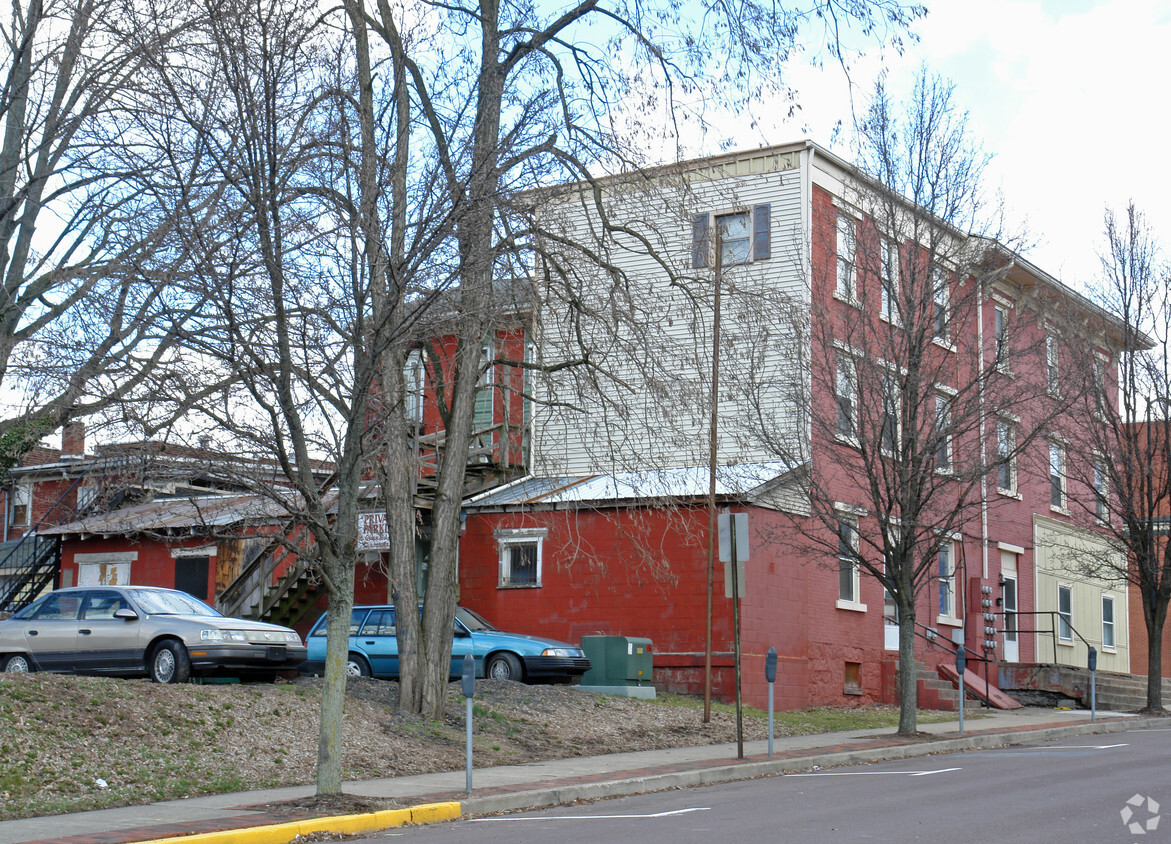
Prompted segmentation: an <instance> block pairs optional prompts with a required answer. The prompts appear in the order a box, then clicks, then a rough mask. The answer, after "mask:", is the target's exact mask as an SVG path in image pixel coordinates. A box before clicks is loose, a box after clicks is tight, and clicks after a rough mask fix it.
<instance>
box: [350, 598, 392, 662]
mask: <svg viewBox="0 0 1171 844" xmlns="http://www.w3.org/2000/svg"><path fill="white" fill-rule="evenodd" d="M396 633H397V631H396V630H395V626H394V607H388V608H386V609H376V610H370V615H368V616H366V621H365V622H364V623H363V624H362V628H361V630H359V631H358V635H357V636H356V637H354V639H353V640H352V641H354V642H355V644H356V645H357V647H356V648H355V650H357V651H359V652H360V653H362V654H364V655H365V656H366V661H367V662H369V663H370V672H371V673H372V674H373V675H374V676H375V677H397V676H398V636H397V635H396Z"/></svg>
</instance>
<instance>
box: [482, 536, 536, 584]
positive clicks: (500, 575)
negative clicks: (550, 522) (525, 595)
mask: <svg viewBox="0 0 1171 844" xmlns="http://www.w3.org/2000/svg"><path fill="white" fill-rule="evenodd" d="M548 535H549V529H548V528H513V529H500V530H497V531H496V532H495V538H496V544H497V546H498V553H497V564H498V567H497V579H496V587H497V588H498V589H537V588H540V587H541V585H542V584H543V582H544V557H545V539H546V538H547V537H548ZM533 543H536V546H537V573H536V581H535V582H533V583H509V582H508V578H506V576H505V572H506V571H507V572H508V574H509V576H511V563H510V562H509V558H508V551H509V550H510V549H511V548H512V546H514V545H530V544H533Z"/></svg>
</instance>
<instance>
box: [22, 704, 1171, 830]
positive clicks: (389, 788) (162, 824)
mask: <svg viewBox="0 0 1171 844" xmlns="http://www.w3.org/2000/svg"><path fill="white" fill-rule="evenodd" d="M968 711H969V713H970V714H972V715H975V714H977V713H978V714H979V715H980V716H981V717H979V718H974V717H973V718H969V719H967V721H966V723H965V728H966V729H965V731H964V733H963V734H962V735H961V734H960V733H959V732H958V723H957V722H956V721H950V722H942V723H939V724H925V725H921V726H920V730H921V731H922V732H924V733H929V734H930V737H929V738H919V739H910V740H908V739H902V738H900V737H898V736H896V735H894V733H893V731H892V730H891V729H889V728H885V729H878V730H855V731H852V732H843V733H823V734H820V735H814V736H788V737H783V738H777V739H776V740H775V741H774V744H773V756H772V758H771V759H769V758H767V755H766V754H767V750H768V743H767V742H766V741H754V742H746V743H745V745H744V754H745V758H744V759H742V760H741V759H737V758H736V745H735V744H721V745H709V746H704V747H682V748H673V749H669V750H650V751H641V752H637V753H615V754H610V755H607V756H590V757H584V758H575V759H561V760H556V761H551V762H535V763H532V764H528V765H514V766H507V767H499V768H485V769H481V770H476V771H474V772H473V782H472V786H473V790H472V794H471V795H470V796H469V795H468V794H467V793H466V792H465V788H464V787H465V773H464V771H463V770H459V771H452V772H448V773H442V774H423V775H419V776H411V777H395V778H391V779H379V780H368V781H364V782H351V783H347V784H346V786H345V791H346V792H348V793H350V794H356V795H362V796H368V797H389V798H394V799H395V800H397V801H398V802H399V803H400V804H402V805H404V806H413V807H423V808H416V809H415V811H414V812H413V813H412V811H411V810H410V809H407V810H401V811H397V812H391V813H379V814H378V815H377V816H374V815H361V816H350V817H351V818H356V819H357V820H355V821H352V822H351V821H349V820H348V819H336V818H326V819H321V820H320V821H319V822H311V821H310V816H308V815H306V816H305V817H304V818H290V817H287V816H282V817H276V816H273V815H269V814H267V813H265V812H264V811H263V810H262V809H261V808H259V807H262V806H264V805H265V804H268V803H272V802H277V801H284V800H294V799H297V798H305V797H310V796H312V795H313V793H314V788H313V787H312V786H302V787H292V788H276V789H269V790H265V791H247V792H236V793H232V794H221V795H215V796H212V797H192V798H189V799H185V800H172V801H168V802H165V803H152V804H148V805H144V806H126V807H123V808H118V809H102V810H97V811H93V812H79V813H76V814H70V815H54V816H50V817H44V818H28V819H24V820H15V821H5V822H3V823H0V844H17V843H18V842H48V841H54V842H63V844H121V843H122V842H137V841H149V840H156V839H165V838H171V837H174V836H189V835H197V836H198V837H197V838H196V839H195V840H196V841H202V842H227V841H229V840H231V841H241V842H247V841H256V842H260V841H266V842H268V841H289V840H291V839H292V838H293V837H294V836H295V835H297V834H301V833H305V832H309V831H314V830H321V829H333V830H336V831H339V832H362V831H369V830H375V829H383V828H386V827H389V826H396V825H402V824H404V823H411V822H414V823H419V822H428V821H435V820H444V819H449V818H453V817H459V816H461V815H462V816H468V815H479V814H487V813H492V812H503V811H515V810H518V809H535V808H540V807H544V806H551V805H557V804H560V803H568V802H572V801H574V800H581V799H596V798H601V797H614V796H619V795H624V794H638V793H642V792H647V791H656V790H660V789H665V788H679V787H689V786H696V785H705V784H711V783H717V782H730V781H733V780H740V779H750V778H753V777H759V776H768V775H775V774H782V773H785V772H792V771H798V770H808V769H809V768H811V767H813V766H815V765H816V766H819V767H822V768H826V767H830V766H833V765H848V764H857V763H862V762H872V761H877V760H882V759H904V758H909V757H913V756H921V755H927V754H931V753H940V752H948V751H957V750H968V749H973V748H986V747H1000V746H1004V745H1010V744H1021V743H1028V742H1037V741H1046V740H1051V739H1060V738H1064V737H1066V736H1072V735H1084V734H1088V733H1105V732H1119V731H1124V730H1133V729H1143V728H1146V727H1151V726H1156V725H1157V726H1161V727H1162V726H1166V725H1167V721H1166V720H1164V719H1158V718H1143V717H1136V716H1133V715H1125V714H1122V713H1116V712H1099V713H1098V715H1097V721H1096V722H1093V723H1091V721H1090V713H1089V712H1087V711H1069V710H1053V709H1035V708H1026V709H1018V710H1013V711H1007V712H1006V711H1000V710H991V709H975V708H970V709H969V710H968ZM306 823H309V825H308V826H307V825H306ZM346 824H349V826H346ZM274 827H275V828H274ZM262 828H263V829H262ZM229 831H231V832H232V833H233V834H231V835H230V836H229V835H223V834H216V833H224V832H229Z"/></svg>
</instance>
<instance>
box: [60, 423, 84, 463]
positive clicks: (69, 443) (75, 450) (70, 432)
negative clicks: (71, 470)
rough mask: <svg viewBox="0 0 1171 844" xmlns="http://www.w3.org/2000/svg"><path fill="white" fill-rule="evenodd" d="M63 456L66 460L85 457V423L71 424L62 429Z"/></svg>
mask: <svg viewBox="0 0 1171 844" xmlns="http://www.w3.org/2000/svg"><path fill="white" fill-rule="evenodd" d="M61 456H62V457H65V458H70V457H74V458H76V457H84V456H85V423H84V422H70V423H69V424H68V425H66V426H65V427H64V428H62V429H61Z"/></svg>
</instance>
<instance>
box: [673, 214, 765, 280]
mask: <svg viewBox="0 0 1171 844" xmlns="http://www.w3.org/2000/svg"><path fill="white" fill-rule="evenodd" d="M760 205H767V206H769V207H770V209H771V208H772V206H773V203H772V202H771V201H770V202H757V203H751V204H749V205H736V206H727V207H724V208H720V209H715V210H710V211H697V212H696V216H698V215H700V214H706V215H707V232H708V233H707V249H706V251H705V255H704V264H703V265H702V267H694V268H693V269H711V268H714V267H715V265H716V250H717V248H718V247H719V243H720V238H719V237H718V236H717V235H716V231H717V228H718V227H719V224H720V223H719V220H720V218H721V217H734V216H736V215H737V214H747V215H748V258H747V259H746V260H744V261H737V262H736V263H734V264H725V263H722V262H721V264H720V266H721V267H725V268H726V267H744V266H748V265H749V264H760V263H765V262H767V261H770V260H772V258H771V255H772V241H773V234H772V219H773V218H772V214H771V211H770V219H769V233H768V234H769V247H770V250H769V255H770V257H768V258H757V257H756V243H755V239H756V208H757V206H760ZM692 248H693V249H694V244H693V245H692Z"/></svg>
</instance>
